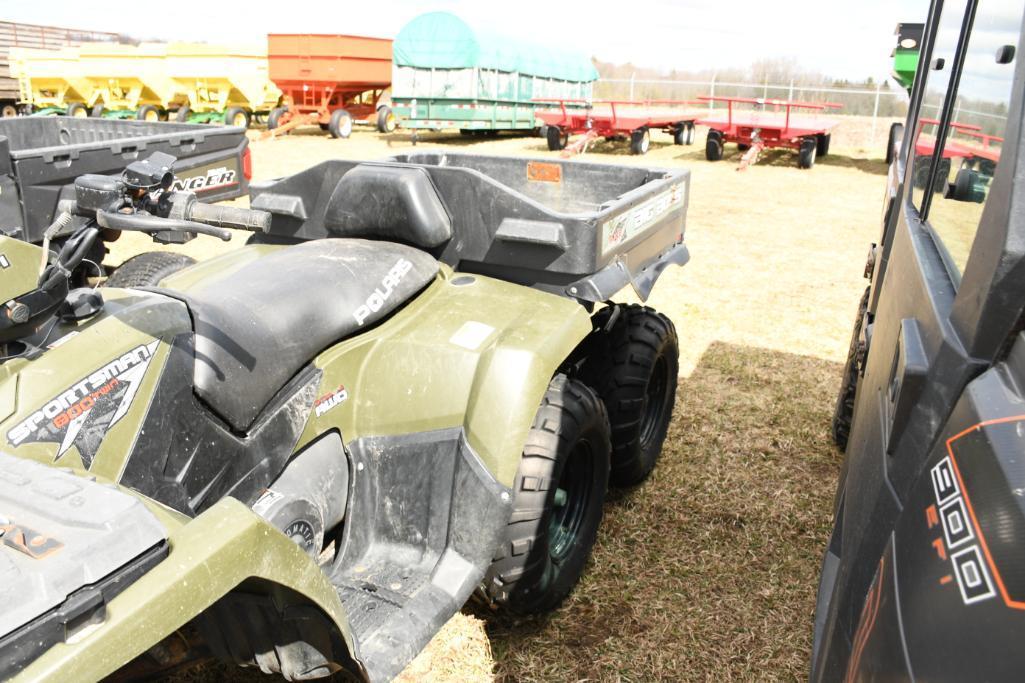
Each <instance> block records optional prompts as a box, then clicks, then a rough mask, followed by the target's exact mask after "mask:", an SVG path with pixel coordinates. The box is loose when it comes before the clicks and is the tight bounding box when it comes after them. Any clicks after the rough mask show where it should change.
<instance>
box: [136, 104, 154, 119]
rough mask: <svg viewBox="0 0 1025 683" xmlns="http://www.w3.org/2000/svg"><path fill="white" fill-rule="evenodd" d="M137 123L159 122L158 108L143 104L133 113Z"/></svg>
mask: <svg viewBox="0 0 1025 683" xmlns="http://www.w3.org/2000/svg"><path fill="white" fill-rule="evenodd" d="M135 118H136V120H138V121H149V122H150V123H153V122H155V121H159V120H160V107H157V106H156V105H152V104H144V105H142V106H141V107H139V109H138V110H137V111H136V112H135Z"/></svg>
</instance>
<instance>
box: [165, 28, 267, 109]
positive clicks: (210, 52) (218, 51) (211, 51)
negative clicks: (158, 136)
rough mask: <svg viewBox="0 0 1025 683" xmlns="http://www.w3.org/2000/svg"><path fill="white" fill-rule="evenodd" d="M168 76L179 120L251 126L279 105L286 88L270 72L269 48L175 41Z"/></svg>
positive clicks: (170, 47)
mask: <svg viewBox="0 0 1025 683" xmlns="http://www.w3.org/2000/svg"><path fill="white" fill-rule="evenodd" d="M165 68H166V74H167V76H168V78H170V80H171V81H172V82H173V84H174V85H173V88H174V91H175V93H174V97H173V99H172V100H171V101H169V102H168V103H167V107H168V109H169V110H173V111H176V114H175V116H176V118H177V119H178V121H183V122H184V121H192V122H210V123H213V122H217V123H220V122H221V121H223V122H224V123H227V124H229V125H234V126H248V125H249V122H250V121H251V119H252V118H253V116H257V115H259V116H262V115H265V114H267V113H268V112H269V111H270V110H271V109H273V108H274V107H276V106H278V102H279V100H280V99H281V91H280V90H278V88H277V86H275V85H274V84H273V83H271V81H270V79H269V78H268V75H267V49H266V46H263V47H257V46H242V45H230V46H229V45H208V44H205V43H170V44H169V45H168V46H167V57H166V60H165Z"/></svg>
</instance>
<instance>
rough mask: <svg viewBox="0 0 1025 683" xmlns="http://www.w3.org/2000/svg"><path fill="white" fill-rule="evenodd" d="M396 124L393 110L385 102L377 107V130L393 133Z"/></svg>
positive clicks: (396, 120)
mask: <svg viewBox="0 0 1025 683" xmlns="http://www.w3.org/2000/svg"><path fill="white" fill-rule="evenodd" d="M397 125H398V119H396V118H395V112H393V111H392V110H391V107H389V106H388V105H386V104H383V105H381V106H380V107H378V109H377V130H378V131H379V132H381V133H393V132H394V131H395V128H396V126H397Z"/></svg>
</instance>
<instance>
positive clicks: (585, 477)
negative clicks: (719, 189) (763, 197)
mask: <svg viewBox="0 0 1025 683" xmlns="http://www.w3.org/2000/svg"><path fill="white" fill-rule="evenodd" d="M173 161H174V159H173V158H172V157H170V156H168V155H166V154H162V153H157V154H154V155H152V156H151V157H149V158H148V159H146V160H143V161H137V162H135V163H133V164H131V165H130V166H129V167H128V168H127V169H126V170H125V171H124V173H123V174H122V175H121V177H120V178H112V177H107V176H96V175H85V176H82V177H80V178H79V179H78V180H77V181H76V183H75V193H74V199H66V200H64V201H62V202H61V204H60V206H59V210H60V212H61V215H60V216H59V218H58V220H59V221H61V225H62V226H63V227H64V228H65V230H64V231H65V232H67V226H68V225H69V224H70V225H73V228H72V229H71V235H70V237H69V238H68V239H67V240H66V241H65V242H64V243H63V246H62V247H61V249H60V251H59V253H56V254H49V258H44V255H46V254H47V251H46V250H45V249H44V250H41V249H40V248H39V247H38V246H34V245H31V244H28V243H25V242H20V241H17V240H14V239H8V238H0V273H3V275H2V279H0V288H2V292H0V301H3V302H5V303H3V308H2V312H0V348H2V356H3V359H2V363H0V434H2V435H3V437H2V438H3V439H4V440H5V441H6V443H5V444H4V447H3V450H2V452H0V577H2V579H3V580H2V581H0V604H3V606H4V607H3V610H0V678H4V679H5V678H8V677H14V678H15V679H17V680H51V681H66V680H98V679H101V678H104V677H107V676H111V675H114V676H115V677H116V678H117V679H121V680H126V679H128V680H130V679H141V678H152V677H154V676H157V675H160V674H162V673H166V672H168V671H170V670H172V669H175V668H178V667H181V666H184V665H187V664H189V663H192V662H194V661H196V660H198V659H202V658H207V657H211V656H215V657H219V658H221V659H224V660H227V661H229V662H234V663H236V664H239V665H241V666H249V667H258V668H259V669H261V670H262V671H264V672H275V673H278V674H281V675H282V676H284V677H285V678H287V679H290V680H305V679H312V678H319V677H324V676H329V675H332V674H335V673H339V672H349V673H350V674H352V675H353V676H355V677H357V678H359V679H365V680H371V681H382V680H387V679H390V678H392V677H393V676H395V675H396V674H398V673H399V672H400V671H401V670H402V669H403V668H404V667H405V666H406V664H407V663H408V662H409V661H410V660H411V659H412V658H413V657H414V656H415V655H416V654H417V653H418V652H419V651H420V650H421V648H423V647H424V645H425V644H426V643H427V642H428V641H429V640H430V638H431V637H432V636H433V635H434V634H435V633H436V632H437V630H438V629H439V628H440V627H441V626H442V625H443V624H444V623H445V622H446V621H447V620H448V619H449V618H450V617H451V616H452V615H453V614H454V613H455V612H456V611H458V610H459V609H460V608H461V607H462V605H463V604H464V603H465V602H466V601H467V600H468V599H470V598H471V596H472V595H474V594H475V593H476V595H477V596H478V597H479V598H480V599H482V600H483V601H485V602H486V603H488V604H490V605H491V606H493V607H494V608H496V609H506V610H510V611H512V612H515V613H536V612H542V611H545V610H551V609H553V608H555V607H556V606H557V605H558V604H559V603H560V601H561V600H563V598H565V597H566V595H567V594H568V593H569V592H570V591H571V589H572V588H573V586H574V584H575V583H576V582H577V580H578V579H579V577H580V575H581V573H582V572H583V570H584V567H585V564H586V562H587V559H588V556H589V554H590V550H591V547H592V545H593V543H594V541H595V537H596V534H597V530H598V526H599V523H600V521H601V516H602V504H603V501H604V497H605V492H606V487H607V485H609V484H612V485H615V486H631V485H635V484H637V483H639V482H641V481H642V480H644V479H645V477H646V476H647V475H648V474H649V473H650V472H651V471H652V469H653V468H654V466H655V462H656V459H657V457H658V456H659V453H660V451H661V448H662V443H663V441H664V439H665V436H666V430H667V427H668V423H669V420H670V417H671V413H672V408H673V402H674V396H675V391H676V377H677V370H678V347H677V337H676V332H675V330H674V328H673V325H672V324H671V323H670V321H669V320H668V319H667V318H665V317H664V316H662V315H660V314H658V313H656V312H654V311H653V310H651V309H649V308H645V307H642V306H639V305H617V304H607V303H603V302H607V301H608V300H609V298H610V297H611V296H612V295H613V294H614V293H615V292H616V291H618V290H619V289H621V288H623V287H624V286H626V285H628V284H629V285H632V286H633V288H634V289H635V291H636V292H637V293H638V295H639V296H640V297H641V298H642V299H644V298H646V297H647V295H648V293H649V292H650V290H651V287H652V286H653V285H654V283H655V280H656V279H657V278H658V276H659V275H660V273H661V272H662V271H663V270H664V269H665V268H666V267H667V266H668V265H670V264H677V265H682V264H683V263H685V262H686V260H687V250H686V247H685V246H684V244H683V230H684V215H685V211H686V204H687V190H688V182H689V176H688V175H687V173H686V172H667V171H659V170H649V169H640V168H615V167H608V166H600V165H594V164H578V163H549V162H539V161H529V160H516V159H505V160H501V159H490V158H487V157H478V156H459V155H415V156H411V157H401V158H393V159H390V160H386V161H383V162H373V163H353V162H344V161H332V162H326V163H324V164H320V165H319V166H316V167H313V168H311V169H309V170H308V171H305V172H303V173H299V174H297V175H295V176H292V177H289V178H284V179H281V180H278V181H274V182H271V183H267V184H264V185H261V186H258V187H254V189H253V192H252V205H253V206H254V207H256V208H254V209H237V208H229V207H222V206H211V205H205V204H200V203H197V202H196V201H195V198H194V196H193V195H191V194H188V193H178V192H173V191H171V190H170V189H169V188H170V184H171V182H172V179H173V177H172V176H171V174H170V173H169V169H170V168H171V164H172V163H173ZM227 228H236V229H245V230H250V231H253V233H254V234H253V238H252V239H251V244H249V245H247V246H245V247H243V248H241V249H239V250H237V251H234V252H232V253H230V254H226V255H223V256H220V257H217V258H213V259H211V260H209V261H205V262H203V263H200V264H195V265H191V266H189V267H185V266H186V265H187V264H186V262H185V261H183V260H182V259H181V258H180V257H176V256H173V255H168V254H163V253H154V254H145V255H142V256H139V257H136V259H134V260H133V261H130V262H129V263H128V264H126V265H125V266H124V267H123V268H122V269H121V270H120V271H118V272H117V273H116V274H115V276H114V277H112V278H111V281H110V282H109V283H108V286H106V287H104V288H99V289H70V290H69V284H68V283H69V274H70V273H71V272H72V271H74V270H75V268H76V267H77V266H79V265H80V263H81V261H82V260H83V258H84V257H85V255H87V254H88V253H89V252H90V250H91V249H92V246H93V245H94V244H95V242H96V240H97V239H99V238H100V233H101V232H102V231H105V230H106V231H111V230H112V231H124V230H129V231H141V232H145V233H149V234H151V235H152V236H153V237H154V239H157V240H159V241H163V242H179V241H183V240H186V239H191V238H193V237H196V236H197V235H199V234H205V235H213V236H217V237H220V238H222V239H228V238H230V235H231V232H230V231H229V230H227ZM40 270H41V273H40ZM115 285H116V286H115ZM590 311H593V315H592V314H589V312H590Z"/></svg>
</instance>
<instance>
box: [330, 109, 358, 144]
mask: <svg viewBox="0 0 1025 683" xmlns="http://www.w3.org/2000/svg"><path fill="white" fill-rule="evenodd" d="M327 126H328V128H327V129H328V131H329V132H330V133H331V137H333V138H342V139H345V138H347V137H349V136H350V135H352V116H350V115H349V112H347V111H345V110H344V109H335V110H334V111H333V112H331V121H330V122H329V123H328V124H327Z"/></svg>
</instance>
